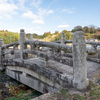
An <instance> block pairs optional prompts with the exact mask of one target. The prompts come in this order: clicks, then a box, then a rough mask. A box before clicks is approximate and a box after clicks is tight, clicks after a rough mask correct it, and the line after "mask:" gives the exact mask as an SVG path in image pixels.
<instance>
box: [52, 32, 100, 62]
mask: <svg viewBox="0 0 100 100" xmlns="http://www.w3.org/2000/svg"><path fill="white" fill-rule="evenodd" d="M53 43H61V44H66V45H67V44H68V43H73V40H66V38H65V35H64V33H63V32H62V35H61V40H59V41H55V42H53ZM85 43H86V44H87V46H88V45H90V47H87V46H86V53H87V60H90V61H94V62H97V63H100V49H98V48H97V47H98V46H100V42H96V41H88V40H85ZM70 47H72V45H70ZM89 54H91V55H89ZM62 55H63V56H69V57H72V52H71V51H70V53H68V52H67V53H64V52H63V51H62Z"/></svg>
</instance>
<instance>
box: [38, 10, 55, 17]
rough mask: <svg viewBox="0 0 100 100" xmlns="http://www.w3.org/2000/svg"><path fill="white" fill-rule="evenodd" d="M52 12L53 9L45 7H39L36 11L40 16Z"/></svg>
mask: <svg viewBox="0 0 100 100" xmlns="http://www.w3.org/2000/svg"><path fill="white" fill-rule="evenodd" d="M52 13H54V11H53V10H47V9H41V8H40V9H39V11H38V14H39V15H40V16H43V15H49V14H52Z"/></svg>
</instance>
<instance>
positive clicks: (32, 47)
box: [30, 34, 34, 50]
mask: <svg viewBox="0 0 100 100" xmlns="http://www.w3.org/2000/svg"><path fill="white" fill-rule="evenodd" d="M30 40H33V34H30ZM30 46H31V50H34V45H33V44H31V45H30Z"/></svg>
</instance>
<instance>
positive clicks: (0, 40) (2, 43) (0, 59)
mask: <svg viewBox="0 0 100 100" xmlns="http://www.w3.org/2000/svg"><path fill="white" fill-rule="evenodd" d="M3 45H4V42H3V39H0V65H1V61H2V56H1V47H2V46H3Z"/></svg>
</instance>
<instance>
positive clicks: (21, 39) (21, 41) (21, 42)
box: [19, 29, 26, 61]
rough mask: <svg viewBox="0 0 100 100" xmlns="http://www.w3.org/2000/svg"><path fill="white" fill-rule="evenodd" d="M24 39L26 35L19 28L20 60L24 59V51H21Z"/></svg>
mask: <svg viewBox="0 0 100 100" xmlns="http://www.w3.org/2000/svg"><path fill="white" fill-rule="evenodd" d="M25 40H26V37H25V32H24V29H21V30H20V41H19V43H20V58H21V61H23V59H24V53H23V50H24V47H25V46H24V41H25Z"/></svg>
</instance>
